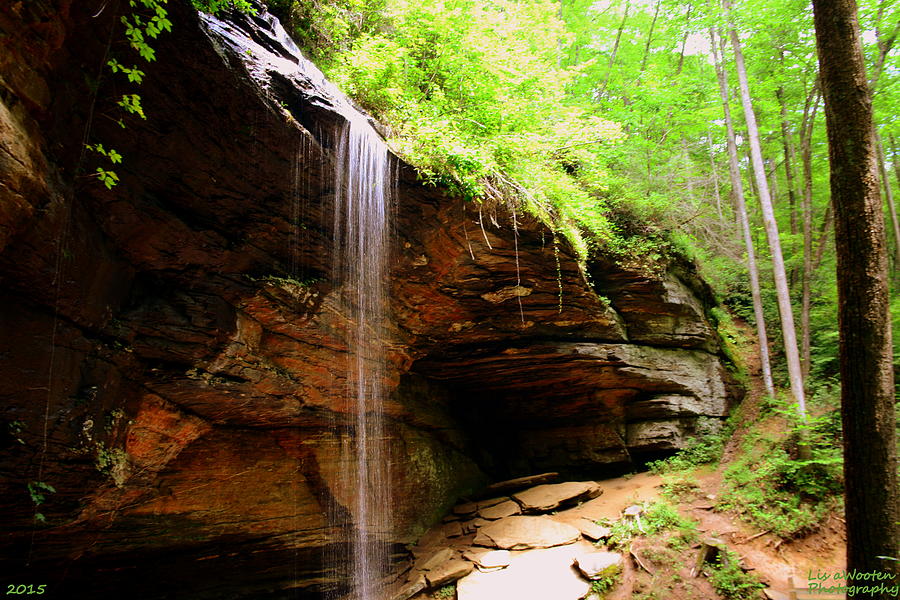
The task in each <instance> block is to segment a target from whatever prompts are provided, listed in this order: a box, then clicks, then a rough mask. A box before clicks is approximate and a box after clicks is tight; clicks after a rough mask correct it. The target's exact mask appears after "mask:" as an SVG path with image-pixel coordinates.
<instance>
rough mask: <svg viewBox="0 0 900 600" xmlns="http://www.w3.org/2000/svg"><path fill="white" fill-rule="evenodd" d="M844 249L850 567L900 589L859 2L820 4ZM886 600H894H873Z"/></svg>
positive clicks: (882, 261) (883, 273)
mask: <svg viewBox="0 0 900 600" xmlns="http://www.w3.org/2000/svg"><path fill="white" fill-rule="evenodd" d="M813 12H814V20H815V27H816V45H817V47H818V51H819V67H820V72H821V78H822V91H823V94H824V96H825V119H826V124H827V128H828V146H829V160H830V163H831V198H832V202H833V204H834V233H835V235H834V237H835V246H836V251H837V284H838V329H839V331H840V361H841V413H842V415H843V431H844V478H845V484H844V489H845V491H844V495H845V512H846V517H847V569H848V571H852V570H856V571H860V572H873V571H878V572H882V573H888V574H891V575H893V581H891V580H890V579H888V580H886V581H885V583H887V582H888V581H890V582H891V583H890V585H897V584H898V583H900V580H898V578H897V575H898V573H900V569H898V563H897V562H896V560H886V559H884V558H883V557H893V558H894V559H896V558H898V557H900V556H898V555H900V543H898V533H900V531H898V526H897V524H898V521H900V498H898V496H900V492H898V485H897V445H896V441H895V427H896V415H895V413H894V410H895V408H894V401H895V399H894V375H893V364H892V345H891V325H890V313H889V303H890V299H889V295H888V279H887V249H886V247H885V231H884V216H883V213H882V206H881V198H880V197H879V192H878V174H877V158H876V154H875V130H874V127H873V125H872V99H871V94H870V92H869V86H868V83H867V81H866V70H865V63H864V59H863V54H862V48H861V46H860V41H859V24H858V23H857V19H856V5H855V3H854V1H853V0H813ZM869 597H871V598H877V599H882V600H887V599H888V598H893V596H892V595H890V594H889V593H876V594H872V595H871V596H869Z"/></svg>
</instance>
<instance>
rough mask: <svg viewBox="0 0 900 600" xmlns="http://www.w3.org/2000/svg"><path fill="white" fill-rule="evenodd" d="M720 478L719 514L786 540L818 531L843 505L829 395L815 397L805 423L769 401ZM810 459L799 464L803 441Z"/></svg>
mask: <svg viewBox="0 0 900 600" xmlns="http://www.w3.org/2000/svg"><path fill="white" fill-rule="evenodd" d="M761 408H762V410H761V414H760V417H759V419H758V420H757V422H755V423H753V424H752V425H751V426H750V427H749V428H748V430H747V432H746V434H745V435H744V437H743V440H742V441H741V446H740V451H739V452H738V454H737V456H736V458H735V459H734V460H733V461H732V462H731V463H729V464H728V465H727V467H726V468H725V470H724V471H723V474H722V483H723V485H722V493H721V494H720V497H719V499H718V502H717V504H716V507H717V509H720V510H732V511H734V512H736V513H737V514H739V515H741V517H742V518H743V519H745V520H746V521H749V522H750V523H752V524H753V525H755V526H757V527H759V528H760V529H762V530H768V531H771V532H772V533H774V534H775V535H777V536H779V537H782V538H785V539H790V538H795V537H801V536H803V535H806V534H808V533H811V532H813V531H815V530H816V528H817V527H818V526H819V524H820V523H821V522H822V521H823V520H824V518H825V517H826V516H827V515H828V514H829V513H831V512H832V511H834V510H836V509H838V508H839V507H840V504H841V493H842V490H843V471H842V467H843V459H842V453H841V446H840V414H839V409H838V407H837V399H836V398H835V396H834V394H833V392H832V391H831V390H829V389H825V390H823V391H822V392H821V393H819V394H815V395H813V397H812V398H811V399H810V402H809V404H808V417H807V420H806V421H805V422H804V421H802V420H801V419H800V418H799V416H798V415H797V412H796V406H795V405H793V404H790V403H788V402H787V401H785V400H783V399H771V398H770V399H767V401H766V402H765V403H764V404H763V406H762V407H761ZM803 440H805V444H806V445H807V446H808V449H809V458H801V454H802V453H801V447H800V444H801V441H803Z"/></svg>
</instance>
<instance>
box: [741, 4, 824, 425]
mask: <svg viewBox="0 0 900 600" xmlns="http://www.w3.org/2000/svg"><path fill="white" fill-rule="evenodd" d="M725 7H726V10H728V9H730V8H731V7H730V4H729V3H728V2H727V0H726V3H725ZM730 34H731V45H732V47H733V48H734V63H735V68H736V69H737V74H738V83H739V84H740V89H741V104H742V105H743V107H744V118H745V121H746V122H747V136H748V137H749V138H750V154H751V159H752V160H753V171H754V173H755V174H756V187H757V189H758V190H759V203H760V207H761V208H762V213H763V222H764V223H765V226H766V238H767V239H768V241H769V252H770V254H771V255H772V275H773V278H774V279H775V293H776V295H777V297H778V312H779V314H780V315H781V333H782V336H783V338H784V354H785V358H786V359H787V366H788V377H789V379H790V382H791V394H792V395H793V396H794V401H795V402H796V403H797V412H798V413H799V415H800V418H801V419H804V420H805V419H806V398H805V395H804V393H803V373H802V370H801V369H800V353H799V352H798V351H797V333H796V329H795V328H794V312H793V309H792V308H791V296H790V291H789V290H788V284H787V274H786V273H785V270H784V257H783V256H782V254H781V240H780V239H779V237H778V223H777V222H776V221H775V211H774V210H773V208H772V198H771V197H770V196H769V184H768V182H767V181H766V172H765V167H764V166H763V159H762V150H761V148H760V144H759V130H758V128H757V125H756V114H755V113H754V112H753V104H752V103H751V100H750V86H749V84H748V83H747V69H746V67H745V66H744V55H743V53H742V52H741V42H740V40H739V39H738V36H737V32H736V31H735V30H734V29H731V31H730Z"/></svg>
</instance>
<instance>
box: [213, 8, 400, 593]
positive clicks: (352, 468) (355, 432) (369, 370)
mask: <svg viewBox="0 0 900 600" xmlns="http://www.w3.org/2000/svg"><path fill="white" fill-rule="evenodd" d="M201 18H202V21H203V23H204V26H205V28H206V31H207V32H208V34H209V36H210V40H211V41H212V43H213V47H214V48H215V49H216V51H217V52H218V53H219V54H220V56H222V58H223V60H225V61H226V63H228V64H232V63H233V61H234V60H239V61H240V62H241V63H242V64H243V66H244V67H245V68H246V70H247V74H248V75H249V76H250V78H252V79H253V80H254V81H255V82H256V83H257V85H258V86H259V88H260V90H262V91H263V94H264V96H265V97H266V98H269V99H270V101H272V102H273V104H274V103H275V102H278V105H279V106H280V107H281V108H280V109H278V110H285V111H288V110H289V109H288V104H287V103H286V102H284V101H283V100H292V99H293V98H291V97H290V96H292V95H297V97H304V98H306V100H305V101H306V102H308V103H309V104H306V105H304V108H303V109H301V110H300V111H299V112H297V113H296V114H294V112H293V111H291V118H293V117H294V116H296V117H298V120H295V121H294V122H295V123H298V121H302V120H303V118H304V111H305V110H306V108H308V106H310V105H314V106H315V107H317V108H318V109H321V110H325V111H326V112H327V113H329V114H330V115H331V116H332V117H334V116H339V119H335V120H336V121H338V122H340V123H341V124H339V125H334V126H333V125H331V124H330V123H329V124H328V125H327V126H322V124H321V123H313V125H314V126H313V130H314V131H313V132H312V136H310V132H309V131H305V130H304V131H302V134H303V135H302V136H301V142H300V145H299V147H298V150H297V155H296V159H295V161H294V164H293V166H292V169H293V173H291V175H292V176H293V182H294V193H293V196H294V198H293V200H292V205H291V209H290V220H291V223H292V225H293V227H294V230H293V232H292V234H291V238H290V246H291V247H290V248H289V252H290V256H291V264H290V270H291V273H292V275H294V276H297V275H298V272H299V269H300V260H299V254H300V252H301V249H302V247H303V244H304V242H306V241H308V240H307V239H306V236H305V235H304V234H301V232H300V230H299V227H300V221H301V216H302V215H303V214H305V213H306V209H307V207H306V206H305V205H304V204H303V202H305V200H303V199H305V198H308V196H309V190H308V189H307V190H301V189H300V181H301V180H302V179H303V177H302V171H303V169H304V168H307V166H308V164H309V163H308V161H309V160H310V157H311V156H312V155H313V152H311V149H312V146H311V139H312V138H313V137H314V138H316V142H315V144H316V145H321V148H323V149H327V150H330V151H331V152H330V154H331V160H332V161H333V166H334V180H333V183H334V221H333V222H334V229H333V238H334V246H333V248H332V265H331V267H332V273H331V279H332V284H333V289H334V292H333V293H334V296H335V297H334V299H333V301H332V302H333V304H334V306H335V309H336V310H337V312H338V313H339V314H341V315H342V316H343V318H344V319H345V320H346V323H347V326H346V340H345V343H346V348H347V369H346V373H340V372H335V373H334V377H335V381H341V380H344V381H346V384H345V391H344V394H345V397H344V398H335V410H334V411H333V412H332V419H333V420H332V432H331V433H332V434H334V435H335V437H336V438H337V439H339V440H341V446H342V449H341V450H342V451H341V467H342V469H341V474H342V475H341V477H340V479H341V481H331V482H330V484H331V485H332V486H334V487H335V489H332V492H333V493H334V498H333V499H332V501H331V502H332V505H329V506H324V507H323V511H324V512H325V513H326V514H327V516H328V518H329V521H330V523H331V525H332V526H334V527H335V528H349V529H350V533H349V539H348V540H347V542H348V543H347V544H346V547H348V548H349V549H348V550H347V552H346V554H343V553H342V555H341V556H335V555H334V554H328V555H327V556H326V557H325V561H326V563H331V562H332V559H335V558H338V559H340V562H341V563H343V564H342V565H341V568H340V569H338V571H339V575H342V574H343V573H344V572H345V571H344V569H346V573H348V575H347V576H346V581H345V582H343V583H344V584H345V585H341V586H339V587H340V588H349V589H350V598H352V599H353V600H377V599H378V598H379V596H380V594H381V590H380V585H381V582H382V581H383V580H384V577H385V575H386V574H387V569H388V551H387V549H388V541H389V540H390V528H391V513H390V504H391V502H390V490H391V485H390V472H389V468H388V467H389V461H388V454H387V447H386V443H385V438H386V433H385V426H384V410H383V406H382V404H383V400H384V389H383V388H384V383H383V380H384V375H385V352H384V344H385V340H386V331H387V327H386V320H387V314H386V313H387V311H386V306H387V299H386V294H387V291H388V290H387V278H388V272H387V267H386V263H387V255H388V228H389V222H388V221H389V212H390V199H391V192H392V188H393V180H394V177H392V176H391V170H392V169H391V166H392V165H391V159H390V155H389V152H388V149H387V146H386V144H385V143H384V141H382V139H381V138H380V137H379V136H378V134H377V133H376V132H375V131H374V129H373V128H372V126H371V125H370V124H369V123H368V121H367V120H366V117H365V116H364V115H363V114H362V113H360V112H359V111H358V110H357V109H356V108H355V107H354V106H353V105H352V103H351V102H350V101H349V100H348V99H347V98H346V97H345V96H344V95H343V94H342V93H341V92H340V91H339V90H338V89H337V88H336V87H335V86H334V84H332V83H331V82H329V81H328V80H327V79H326V78H325V76H324V75H323V74H322V72H321V71H320V70H319V69H318V68H316V66H315V65H314V64H313V63H311V62H310V61H309V60H307V59H306V58H305V57H304V56H303V55H302V54H301V53H300V51H299V50H298V49H297V46H296V45H295V44H294V43H293V41H292V40H291V39H290V36H289V35H288V34H287V33H286V32H285V31H284V29H283V28H282V26H281V24H280V23H279V22H278V20H277V19H276V18H275V17H273V16H272V15H269V14H268V13H266V12H265V11H262V12H260V13H259V14H257V15H255V16H253V17H247V16H241V15H234V16H233V17H232V18H231V19H230V20H221V19H218V18H216V17H214V16H212V15H202V17H201ZM304 94H305V96H304ZM332 122H333V121H332ZM307 125H309V123H308V122H307ZM297 126H298V128H299V129H301V130H302V126H300V125H299V124H298V125H297ZM334 129H336V131H335V130H334ZM342 407H345V408H342ZM348 521H349V522H348ZM326 552H327V553H332V552H334V549H333V548H331V547H330V545H329V549H328V550H326ZM333 591H334V592H337V593H340V592H341V591H342V589H339V590H333Z"/></svg>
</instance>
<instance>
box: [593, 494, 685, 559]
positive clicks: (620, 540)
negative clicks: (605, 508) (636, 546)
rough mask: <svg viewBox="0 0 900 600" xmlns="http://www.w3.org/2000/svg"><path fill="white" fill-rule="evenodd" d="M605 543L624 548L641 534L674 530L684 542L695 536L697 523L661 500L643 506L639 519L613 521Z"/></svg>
mask: <svg viewBox="0 0 900 600" xmlns="http://www.w3.org/2000/svg"><path fill="white" fill-rule="evenodd" d="M611 530H612V531H611V533H610V536H609V540H608V542H607V545H608V546H609V547H610V548H611V549H615V548H625V547H627V546H628V544H629V543H630V542H631V540H632V539H633V538H635V537H637V536H641V535H646V536H650V535H656V534H658V533H661V532H663V531H668V530H675V531H677V533H678V535H679V536H680V537H681V538H683V539H684V540H685V541H686V542H687V541H688V540H689V541H693V540H695V539H696V536H697V525H696V523H694V522H693V521H691V520H690V519H686V518H684V517H682V516H681V515H680V514H678V510H677V509H676V508H675V507H674V506H672V505H671V504H669V503H668V502H665V501H663V500H660V501H657V502H655V503H654V504H652V505H650V506H645V510H644V513H643V514H642V515H640V519H624V518H623V519H620V520H618V521H616V522H615V523H613V525H612V527H611Z"/></svg>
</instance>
